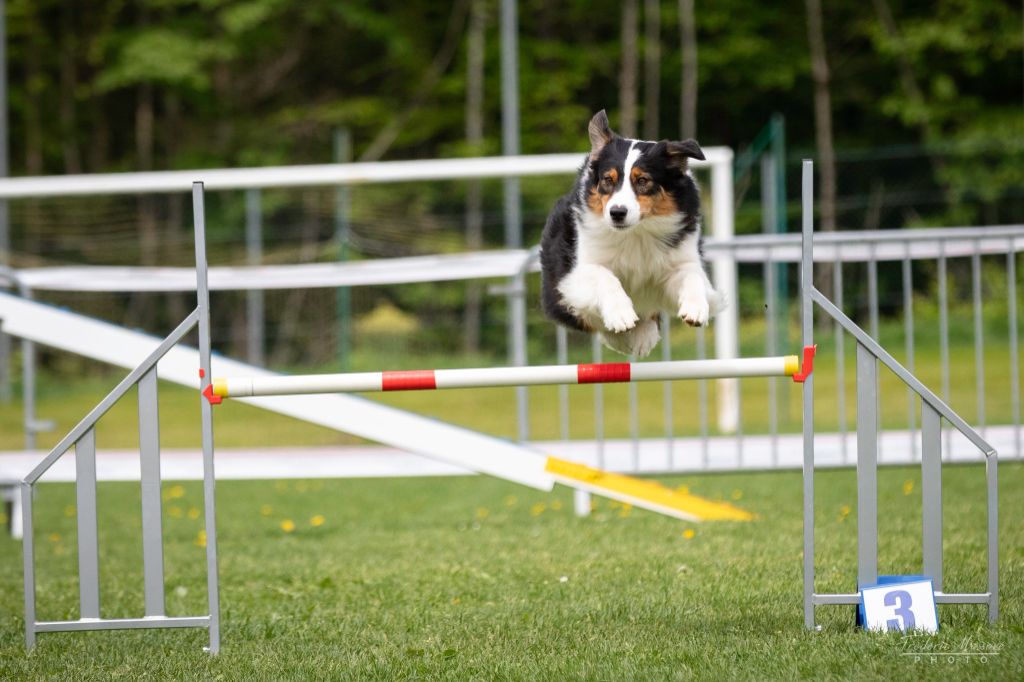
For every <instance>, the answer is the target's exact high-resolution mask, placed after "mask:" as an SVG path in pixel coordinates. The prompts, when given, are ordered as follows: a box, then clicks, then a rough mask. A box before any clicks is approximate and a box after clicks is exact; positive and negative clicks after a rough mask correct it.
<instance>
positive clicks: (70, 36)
mask: <svg viewBox="0 0 1024 682" xmlns="http://www.w3.org/2000/svg"><path fill="white" fill-rule="evenodd" d="M73 7H74V4H73V3H68V4H65V5H62V7H61V19H60V33H61V42H62V43H63V44H62V45H61V50H60V129H61V147H62V151H63V155H64V172H65V173H81V172H82V156H81V154H80V153H79V151H78V114H77V102H76V101H75V90H76V89H77V88H78V73H77V69H76V63H75V58H76V57H77V54H76V51H77V49H76V48H77V45H78V41H77V38H76V30H75V25H74V17H73V16H72V14H71V13H72V10H73Z"/></svg>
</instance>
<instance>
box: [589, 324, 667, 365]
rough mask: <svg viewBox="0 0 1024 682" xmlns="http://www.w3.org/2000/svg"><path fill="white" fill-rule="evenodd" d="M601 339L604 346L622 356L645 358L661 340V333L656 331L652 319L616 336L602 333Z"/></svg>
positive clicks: (610, 333) (656, 327)
mask: <svg viewBox="0 0 1024 682" xmlns="http://www.w3.org/2000/svg"><path fill="white" fill-rule="evenodd" d="M601 339H602V340H603V341H604V345H606V346H608V347H609V348H611V349H612V350H614V351H618V352H619V353H622V354H623V355H635V356H636V357H638V358H645V357H647V356H648V355H649V354H650V352H651V351H652V350H654V347H655V346H657V345H658V341H660V340H661V331H660V330H659V329H658V320H657V318H654V319H648V320H644V321H642V322H640V323H639V324H637V325H636V326H635V327H633V328H632V329H630V330H629V331H624V332H620V333H617V334H616V333H612V332H602V334H601Z"/></svg>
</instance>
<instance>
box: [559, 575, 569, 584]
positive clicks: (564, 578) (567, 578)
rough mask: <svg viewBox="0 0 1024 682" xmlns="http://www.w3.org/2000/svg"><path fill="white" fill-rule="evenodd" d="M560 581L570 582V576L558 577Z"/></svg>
mask: <svg viewBox="0 0 1024 682" xmlns="http://www.w3.org/2000/svg"><path fill="white" fill-rule="evenodd" d="M558 582H560V583H567V582H569V576H567V575H563V576H562V577H561V578H559V579H558Z"/></svg>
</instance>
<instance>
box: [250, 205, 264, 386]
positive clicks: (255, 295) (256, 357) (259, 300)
mask: <svg viewBox="0 0 1024 682" xmlns="http://www.w3.org/2000/svg"><path fill="white" fill-rule="evenodd" d="M245 255H246V261H247V262H248V263H249V265H261V264H262V263H263V207H262V201H261V193H260V190H259V189H258V188H255V187H254V188H252V189H247V190H246V191H245ZM245 303H246V313H247V314H246V321H247V323H248V330H247V331H248V333H247V334H246V346H247V348H246V356H247V357H248V359H249V362H250V363H252V364H254V365H259V366H261V367H262V366H263V365H264V364H265V355H264V353H265V351H266V344H265V343H264V333H263V330H264V320H265V305H264V294H263V290H262V289H250V290H248V291H247V292H245Z"/></svg>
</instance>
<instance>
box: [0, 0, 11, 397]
mask: <svg viewBox="0 0 1024 682" xmlns="http://www.w3.org/2000/svg"><path fill="white" fill-rule="evenodd" d="M7 156H8V151H7V3H6V2H5V0H0V178H6V177H7V175H8V173H9V172H10V169H9V168H8V161H7ZM10 263H11V233H10V217H9V213H8V211H7V200H6V199H0V267H3V266H5V265H10ZM10 401H11V337H9V336H7V335H6V334H4V333H3V331H2V330H0V403H8V402H10Z"/></svg>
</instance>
